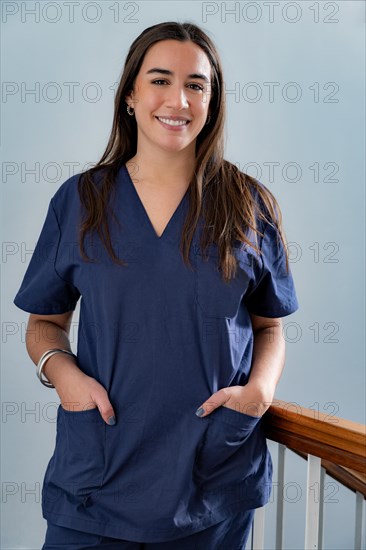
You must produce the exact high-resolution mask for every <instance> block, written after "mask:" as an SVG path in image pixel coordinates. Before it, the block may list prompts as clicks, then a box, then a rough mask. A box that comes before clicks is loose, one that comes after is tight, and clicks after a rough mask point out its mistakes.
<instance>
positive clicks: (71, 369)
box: [55, 364, 115, 425]
mask: <svg viewBox="0 0 366 550" xmlns="http://www.w3.org/2000/svg"><path fill="white" fill-rule="evenodd" d="M61 368H62V369H63V372H62V377H61V376H60V377H59V378H58V380H57V382H55V389H56V392H57V394H58V396H59V398H60V401H61V407H62V408H63V409H65V410H67V411H73V412H75V411H85V410H87V409H95V408H98V409H99V412H100V414H101V416H102V418H103V420H104V421H105V422H106V423H107V424H109V425H113V424H115V415H114V411H113V407H112V404H111V402H110V401H109V397H108V393H107V391H106V389H105V388H104V387H103V386H102V384H100V383H99V382H98V381H97V380H96V379H95V378H92V377H91V376H88V375H87V374H85V373H84V372H82V371H81V370H80V369H79V368H78V367H75V366H71V365H67V366H66V364H65V365H63V366H62V367H61Z"/></svg>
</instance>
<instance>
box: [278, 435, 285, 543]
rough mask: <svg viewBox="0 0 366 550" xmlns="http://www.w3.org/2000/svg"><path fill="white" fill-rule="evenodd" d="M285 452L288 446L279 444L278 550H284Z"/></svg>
mask: <svg viewBox="0 0 366 550" xmlns="http://www.w3.org/2000/svg"><path fill="white" fill-rule="evenodd" d="M285 451H286V446H285V445H282V444H281V443H279V444H278V466H277V481H278V487H277V510H276V550H282V549H283V527H284V515H283V509H284V493H283V488H284V486H285Z"/></svg>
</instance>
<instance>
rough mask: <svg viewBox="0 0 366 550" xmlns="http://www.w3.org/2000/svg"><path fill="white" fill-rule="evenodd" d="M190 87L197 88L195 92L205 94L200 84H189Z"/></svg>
mask: <svg viewBox="0 0 366 550" xmlns="http://www.w3.org/2000/svg"><path fill="white" fill-rule="evenodd" d="M189 86H196V88H195V90H200V91H201V92H203V88H202V86H200V85H199V84H189Z"/></svg>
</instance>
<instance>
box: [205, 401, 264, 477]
mask: <svg viewBox="0 0 366 550" xmlns="http://www.w3.org/2000/svg"><path fill="white" fill-rule="evenodd" d="M206 418H207V420H208V424H209V425H208V428H207V430H206V432H205V436H204V439H203V442H202V443H201V445H200V448H199V451H198V453H197V457H196V463H195V477H196V481H197V482H198V483H199V484H207V483H208V484H215V483H216V482H217V483H220V484H231V483H238V482H240V481H243V480H244V479H246V478H247V477H248V476H250V475H253V474H254V473H255V472H256V471H257V469H258V467H259V465H260V463H261V461H262V459H263V453H264V450H265V438H264V436H263V433H262V430H261V426H260V425H258V423H259V421H260V420H261V417H255V416H250V415H247V414H245V413H241V412H238V411H236V410H233V409H230V408H228V407H223V406H221V407H218V408H217V409H215V410H214V411H213V412H212V413H211V414H210V415H208V416H207V417H206Z"/></svg>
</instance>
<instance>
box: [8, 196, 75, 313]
mask: <svg viewBox="0 0 366 550" xmlns="http://www.w3.org/2000/svg"><path fill="white" fill-rule="evenodd" d="M60 239H61V232H60V226H59V223H58V220H57V217H56V213H55V210H54V207H53V203H52V199H51V201H50V204H49V207H48V212H47V215H46V219H45V221H44V224H43V227H42V230H41V233H40V236H39V238H38V241H37V243H36V247H35V249H34V252H33V255H32V257H31V260H30V263H29V265H28V268H27V270H26V272H25V275H24V278H23V282H22V284H21V286H20V289H19V290H18V293H17V294H16V296H15V298H14V304H15V305H16V306H17V307H19V308H20V309H23V310H24V311H27V312H29V313H35V314H39V315H52V314H55V315H56V314H60V313H66V312H67V311H72V310H74V309H75V307H76V303H77V301H78V299H79V297H80V292H79V291H78V289H77V288H76V287H75V286H73V285H72V284H71V283H70V282H67V281H65V280H64V279H62V277H61V276H60V275H59V274H58V273H57V271H56V267H55V264H56V258H57V252H58V249H59V245H60Z"/></svg>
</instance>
